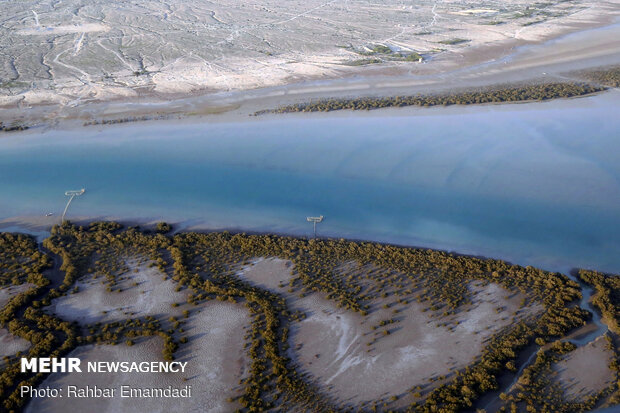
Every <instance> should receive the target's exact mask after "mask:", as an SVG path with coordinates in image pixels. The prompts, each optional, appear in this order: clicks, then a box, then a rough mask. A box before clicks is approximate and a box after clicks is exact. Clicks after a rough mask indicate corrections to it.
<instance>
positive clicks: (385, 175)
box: [0, 91, 620, 272]
mask: <svg viewBox="0 0 620 413" xmlns="http://www.w3.org/2000/svg"><path fill="white" fill-rule="evenodd" d="M619 96H620V93H619V92H617V91H612V92H608V93H605V94H602V95H599V96H594V97H588V98H581V99H571V100H562V101H553V102H545V103H528V104H513V105H490V106H476V107H458V108H457V107H451V108H431V109H423V108H406V109H403V110H391V111H373V112H369V113H367V112H364V113H339V114H333V115H331V116H323V115H318V116H314V115H311V116H305V115H303V114H302V115H292V116H280V117H278V116H271V117H267V118H264V119H261V118H251V119H248V120H243V121H239V122H230V123H227V122H208V123H207V122H200V121H193V122H173V121H156V122H142V123H134V124H123V125H115V126H105V127H87V128H78V129H74V130H57V129H51V130H45V131H37V130H35V131H32V132H24V133H17V134H10V135H9V134H5V135H4V136H3V137H2V139H1V140H0V194H2V196H1V198H0V220H4V222H5V223H6V222H12V225H14V224H15V222H17V220H13V221H11V219H12V218H14V217H20V219H21V220H23V219H26V220H28V219H29V218H36V219H37V220H38V222H44V223H48V224H50V225H51V224H53V223H56V222H58V220H59V217H60V215H61V214H62V211H63V209H64V206H65V203H66V201H67V199H66V197H65V195H64V192H65V191H66V190H69V189H80V188H86V193H85V194H84V195H83V196H81V197H79V198H76V199H75V200H74V201H73V203H72V204H71V207H70V209H69V212H68V217H69V218H72V217H114V218H121V219H128V220H138V221H148V220H168V221H172V222H176V223H178V224H179V226H181V227H184V228H191V229H194V228H206V229H223V228H227V229H237V230H244V231H261V232H262V231H273V232H279V233H290V234H296V235H310V234H311V232H312V226H311V224H309V223H307V222H306V216H309V215H324V216H325V221H324V222H323V223H321V224H319V225H318V232H319V235H322V236H334V237H346V238H359V239H370V240H376V241H384V242H393V243H398V244H406V245H417V246H425V247H435V248H441V249H447V250H454V251H458V252H461V253H467V254H476V255H485V256H492V257H497V258H503V259H507V260H509V261H512V262H515V263H518V264H522V265H536V266H538V267H541V268H544V269H549V270H558V271H559V270H561V271H566V270H567V269H569V268H572V267H587V268H595V269H599V270H604V271H611V272H620V253H619V252H620V139H619V138H620V137H619V136H618V131H619V130H620V117H619V116H617V114H618V113H619V109H620V99H619ZM48 212H53V213H54V215H53V216H51V217H48V218H43V216H44V215H45V214H46V213H48ZM7 225H8V224H7Z"/></svg>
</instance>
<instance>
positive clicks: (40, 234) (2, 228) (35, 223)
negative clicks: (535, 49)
mask: <svg viewBox="0 0 620 413" xmlns="http://www.w3.org/2000/svg"><path fill="white" fill-rule="evenodd" d="M41 218H45V217H34V216H32V217H27V216H23V217H15V218H6V219H2V220H0V233H2V232H9V233H24V234H28V235H31V236H33V237H35V239H36V240H37V242H41V241H42V240H43V239H44V238H47V237H49V236H50V231H51V229H52V227H54V226H55V225H60V224H58V223H56V224H51V225H50V224H43V223H41V222H40V221H41ZM67 221H68V222H70V223H71V224H73V225H76V226H87V225H90V224H91V223H94V222H115V223H118V224H120V225H122V227H123V228H125V229H126V228H130V227H138V228H140V230H143V231H144V230H147V231H154V230H155V226H156V224H157V223H159V222H166V223H168V224H169V225H171V226H172V230H171V231H170V232H169V235H170V234H183V233H198V234H210V233H230V234H233V235H235V234H246V235H273V236H277V237H290V238H297V239H308V240H310V239H312V238H313V237H312V235H311V234H310V232H308V234H307V235H303V234H301V233H296V232H286V231H278V230H244V229H242V228H236V227H226V228H218V227H208V226H203V225H201V224H197V225H196V224H191V223H187V222H183V221H177V222H173V221H165V220H161V219H153V218H144V219H136V218H129V219H123V218H121V217H78V218H77V219H74V220H71V219H68V220H67ZM316 239H320V240H338V239H344V240H346V241H351V242H356V243H371V244H379V245H386V246H394V247H398V248H411V249H418V250H433V251H437V252H442V253H446V254H449V255H453V256H457V257H468V258H476V259H481V260H494V261H502V262H505V263H506V264H508V265H516V266H519V267H528V266H533V267H536V268H539V269H541V270H543V271H547V272H551V273H559V274H562V275H564V276H566V277H569V278H572V277H573V275H572V274H573V272H574V271H577V270H580V269H582V270H589V271H599V272H602V273H607V274H614V275H615V273H614V272H613V271H607V270H601V269H597V268H585V267H579V266H575V265H561V266H558V267H554V268H549V267H545V266H544V265H540V264H531V263H520V262H518V261H519V259H518V258H516V257H513V258H510V257H502V256H495V255H491V254H487V253H483V252H479V253H476V252H462V251H459V250H458V249H454V248H450V247H448V246H442V245H439V244H433V245H420V244H411V243H401V242H397V241H387V240H373V239H369V238H362V237H339V236H337V235H331V234H328V235H325V236H322V235H321V234H320V233H319V235H318V236H317V237H316ZM431 244H432V243H431ZM619 275H620V274H619Z"/></svg>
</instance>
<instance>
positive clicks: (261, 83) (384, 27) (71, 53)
mask: <svg viewBox="0 0 620 413" xmlns="http://www.w3.org/2000/svg"><path fill="white" fill-rule="evenodd" d="M4 7H5V8H6V13H5V15H6V16H8V17H7V18H5V19H4V20H3V22H2V23H3V24H2V25H1V26H0V48H1V49H2V50H3V53H4V55H5V56H6V59H4V62H3V64H2V65H0V105H5V106H7V107H14V106H15V105H18V106H19V107H20V108H24V107H29V106H30V105H38V104H48V103H51V104H53V110H52V113H49V114H48V115H49V116H52V117H53V116H54V114H56V115H58V113H57V112H58V111H61V112H64V111H66V110H67V108H71V107H74V106H79V107H81V106H82V104H83V103H86V102H93V101H109V100H114V99H128V98H129V99H133V98H140V97H145V96H150V97H152V96H154V95H155V96H160V97H164V98H165V97H186V96H187V95H188V94H194V93H200V94H205V93H207V94H211V95H212V96H214V97H215V99H216V100H218V99H221V94H220V92H232V91H243V90H250V89H256V88H270V87H277V86H280V85H286V84H292V83H298V82H300V81H306V80H325V79H336V78H342V77H347V78H348V77H351V76H358V75H370V76H376V75H382V74H387V75H390V76H391V75H394V74H400V75H406V79H407V82H412V81H413V82H414V83H415V84H418V85H423V84H428V83H429V82H431V83H435V84H441V83H443V77H444V75H445V74H446V72H450V71H458V72H460V71H461V70H462V69H463V68H466V67H471V68H475V67H476V66H477V65H479V64H481V63H485V62H492V61H494V60H496V59H500V58H501V57H503V56H505V55H507V54H510V53H511V52H512V50H513V49H514V47H515V46H519V45H526V44H535V43H538V42H541V41H543V40H547V39H551V38H554V37H557V36H558V35H560V34H563V33H567V32H573V31H576V30H579V29H583V28H587V27H597V26H601V25H603V24H605V23H609V22H611V21H613V19H614V17H615V16H618V15H619V13H620V1H619V0H607V1H594V0H589V1H582V2H579V3H573V2H562V1H552V2H548V3H544V4H543V3H537V2H533V1H529V0H509V1H505V2H501V4H498V3H497V2H495V1H486V0H478V1H475V2H468V3H467V4H463V2H461V1H458V0H445V1H426V0H419V1H417V2H414V3H413V4H412V3H411V2H409V1H403V0H387V1H385V2H382V3H381V4H380V5H377V4H375V3H373V2H372V1H370V0H359V1H345V2H341V1H325V0H308V1H304V2H301V1H298V0H296V1H287V2H280V1H277V0H252V1H250V2H242V3H239V2H237V1H235V0H226V1H221V2H217V3H207V4H203V3H200V2H194V1H190V2H183V3H179V2H177V1H170V0H169V1H162V2H158V3H153V2H149V1H146V0H140V1H137V2H134V3H131V4H129V3H127V4H123V5H122V6H117V5H115V4H114V5H112V4H106V3H97V2H94V1H92V0H70V1H66V2H61V3H54V4H43V3H40V2H35V1H32V0H31V1H24V2H14V3H7V4H6V5H5V6H4ZM493 22H501V24H496V25H494V24H490V23H493ZM533 23H534V24H533ZM453 39H465V40H467V42H463V43H459V44H445V43H441V42H445V41H450V40H453ZM43 40H45V41H43ZM376 44H381V45H385V46H387V47H390V48H391V49H392V50H394V51H396V52H399V51H404V52H410V51H416V52H420V53H422V54H424V55H425V57H427V60H426V61H425V63H423V64H419V63H412V62H388V63H384V64H380V65H369V66H363V67H358V66H347V65H345V64H346V63H350V62H355V61H358V60H360V59H364V58H368V56H363V55H361V54H359V53H356V52H355V51H354V50H358V51H363V50H370V49H371V48H372V47H373V46H374V45H376ZM345 46H346V47H345ZM349 46H350V47H349ZM574 46H576V47H575V48H573V49H572V53H571V54H570V57H569V58H570V59H578V58H584V57H585V55H587V54H588V53H592V52H596V48H585V49H582V48H581V47H579V45H574ZM609 47H613V45H610V46H609ZM616 48H617V45H616ZM371 57H372V56H371ZM558 59H559V58H558V56H544V58H543V59H542V60H538V61H536V62H535V64H536V65H540V64H542V63H545V62H547V63H548V62H551V61H555V60H558ZM504 63H506V62H504ZM136 73H138V74H136ZM431 75H437V76H436V77H435V78H434V79H432V78H431V79H429V76H431ZM341 87H342V86H341ZM214 92H215V95H213V93H214Z"/></svg>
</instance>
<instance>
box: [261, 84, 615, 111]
mask: <svg viewBox="0 0 620 413" xmlns="http://www.w3.org/2000/svg"><path fill="white" fill-rule="evenodd" d="M606 89H607V88H606V87H603V86H593V85H589V84H587V83H545V84H537V85H528V86H506V87H504V88H499V89H488V90H474V91H469V92H462V93H452V94H446V95H414V96H393V97H361V98H355V99H326V100H316V101H311V102H307V103H300V104H295V105H286V106H280V107H279V108H277V109H272V110H263V111H258V112H256V113H254V115H261V114H264V113H291V112H331V111H334V110H345V109H349V110H371V109H381V108H388V107H405V106H450V105H475V104H484V103H507V102H527V101H535V100H538V101H542V100H550V99H559V98H570V97H576V96H586V95H590V94H592V93H598V92H601V91H604V90H606Z"/></svg>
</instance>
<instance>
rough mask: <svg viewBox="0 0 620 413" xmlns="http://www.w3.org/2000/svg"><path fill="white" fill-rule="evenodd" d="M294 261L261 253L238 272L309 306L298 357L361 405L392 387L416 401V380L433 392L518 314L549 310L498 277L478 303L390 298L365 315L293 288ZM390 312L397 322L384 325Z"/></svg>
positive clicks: (477, 294) (474, 286)
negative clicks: (452, 308)
mask: <svg viewBox="0 0 620 413" xmlns="http://www.w3.org/2000/svg"><path fill="white" fill-rule="evenodd" d="M291 267H292V264H291V263H290V262H287V261H284V260H279V259H258V260H256V261H254V263H253V264H252V265H251V266H249V267H246V268H244V269H243V270H241V271H239V273H238V274H239V276H241V277H243V278H245V279H247V280H249V281H252V282H253V283H255V284H256V285H259V286H261V287H265V288H270V289H272V290H275V291H277V292H278V293H281V294H283V295H285V296H286V297H287V299H288V301H289V305H290V306H291V307H292V308H293V309H296V310H301V311H303V312H305V313H306V315H307V318H306V319H305V320H304V321H302V322H300V323H299V324H296V325H294V328H293V329H292V330H291V332H292V334H291V337H292V338H293V340H294V343H295V344H296V346H295V354H294V355H293V357H294V358H295V359H296V360H297V361H298V363H299V364H300V365H301V366H302V369H304V370H306V371H308V372H310V373H312V375H313V376H314V377H315V378H316V379H317V381H318V382H319V383H324V384H325V385H327V386H328V388H329V389H330V391H332V392H333V393H334V396H336V397H337V398H338V399H340V400H341V401H343V402H346V403H351V404H354V405H359V404H361V403H363V402H366V401H369V400H378V399H387V398H388V397H389V396H392V395H395V396H400V400H399V402H398V405H400V404H406V403H408V402H411V401H413V399H412V396H409V395H408V393H407V392H408V391H409V390H410V389H411V388H412V387H415V386H417V385H419V386H421V387H422V388H423V390H422V393H425V392H426V391H427V390H428V389H430V388H433V387H435V386H436V385H437V384H438V383H440V382H441V376H446V377H448V376H449V375H450V374H451V373H452V372H454V371H455V370H458V369H461V368H464V367H465V366H467V365H468V364H470V363H471V362H472V361H473V360H474V359H476V358H477V357H478V356H479V355H480V353H481V351H482V349H483V347H484V344H485V341H486V340H488V339H489V338H490V337H491V336H492V335H493V334H495V333H497V332H499V331H500V330H501V329H503V328H505V327H507V326H509V325H510V324H511V323H513V321H514V319H521V318H523V317H526V316H530V315H534V314H537V313H539V312H540V311H541V310H542V307H541V306H539V305H533V306H529V307H525V308H522V309H521V308H520V301H521V299H522V298H523V296H522V295H520V294H515V293H513V292H510V291H508V290H506V289H504V288H503V287H501V286H499V285H497V284H489V285H486V286H483V285H481V284H479V283H475V282H474V283H471V284H470V285H469V289H470V291H471V292H472V294H473V300H472V304H471V305H468V306H463V307H462V308H461V309H460V311H459V312H458V313H457V314H455V315H453V316H449V317H441V316H439V315H438V314H437V313H433V312H432V311H425V309H424V306H423V305H422V304H419V303H417V302H415V301H414V302H410V303H408V304H405V305H401V304H397V305H392V306H390V308H389V309H386V308H382V307H381V305H383V304H384V303H387V302H391V301H393V299H389V298H388V299H385V300H383V301H382V302H380V303H379V302H376V303H373V304H374V306H375V308H376V309H375V310H374V311H372V312H371V313H370V314H369V315H368V316H365V317H364V316H361V315H359V314H357V313H353V312H351V311H348V310H344V309H341V308H338V307H337V305H336V304H335V303H334V302H332V301H329V300H326V299H324V298H323V297H322V296H321V295H320V294H311V295H309V296H306V297H303V298H299V297H297V296H295V295H293V294H290V293H288V292H287V287H280V285H288V280H289V279H290V278H291V277H292V275H291V270H290V268H291ZM394 310H397V312H394ZM390 319H392V320H395V322H394V323H390V324H389V325H388V326H380V323H381V321H384V320H390ZM388 332H389V333H388ZM431 378H432V379H433V381H432V382H431V381H429V380H430V379H431ZM351 382H355V383H356V385H355V386H351ZM404 396H406V397H404ZM391 407H396V406H391Z"/></svg>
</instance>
